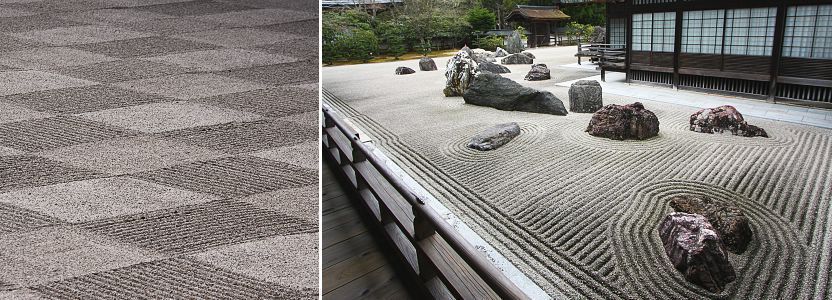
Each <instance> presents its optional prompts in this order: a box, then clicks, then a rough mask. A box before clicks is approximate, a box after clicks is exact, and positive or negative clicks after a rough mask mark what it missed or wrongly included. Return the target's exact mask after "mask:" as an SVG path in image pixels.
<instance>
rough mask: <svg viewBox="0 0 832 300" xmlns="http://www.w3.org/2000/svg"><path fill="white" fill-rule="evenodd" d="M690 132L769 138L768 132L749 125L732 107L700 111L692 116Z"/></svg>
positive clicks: (726, 106)
mask: <svg viewBox="0 0 832 300" xmlns="http://www.w3.org/2000/svg"><path fill="white" fill-rule="evenodd" d="M690 130H691V131H696V132H703V133H723V132H725V131H728V132H730V133H731V134H733V135H739V136H746V137H753V136H761V137H768V134H767V133H766V131H765V130H764V129H762V128H760V127H757V126H754V125H748V123H746V122H745V120H744V119H743V117H742V114H741V113H740V112H739V111H737V109H736V108H734V107H733V106H730V105H723V106H720V107H715V108H704V109H700V110H699V111H697V112H696V113H694V114H692V115H691V116H690Z"/></svg>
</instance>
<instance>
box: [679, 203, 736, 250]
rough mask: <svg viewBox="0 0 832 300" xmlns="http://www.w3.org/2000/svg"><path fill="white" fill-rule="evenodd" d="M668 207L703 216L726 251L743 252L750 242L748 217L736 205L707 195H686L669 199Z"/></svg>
mask: <svg viewBox="0 0 832 300" xmlns="http://www.w3.org/2000/svg"><path fill="white" fill-rule="evenodd" d="M670 207H673V209H674V210H676V211H677V212H683V213H689V214H698V215H703V216H705V218H707V219H708V222H710V223H711V225H713V226H714V228H716V231H717V233H719V237H720V238H721V239H722V242H723V243H724V244H725V248H726V249H728V251H731V252H733V253H737V254H740V253H743V252H745V249H746V248H748V244H749V243H751V236H752V233H751V226H750V225H749V224H748V218H746V217H745V215H743V213H742V211H741V210H740V209H739V208H737V207H736V206H733V205H730V204H727V203H721V202H716V201H714V200H713V199H711V198H708V197H701V196H693V195H686V196H676V197H673V198H672V199H670Z"/></svg>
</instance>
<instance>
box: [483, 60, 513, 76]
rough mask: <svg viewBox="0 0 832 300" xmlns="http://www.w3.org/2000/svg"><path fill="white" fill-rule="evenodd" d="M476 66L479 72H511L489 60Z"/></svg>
mask: <svg viewBox="0 0 832 300" xmlns="http://www.w3.org/2000/svg"><path fill="white" fill-rule="evenodd" d="M478 67H479V71H480V72H491V73H494V74H503V73H511V70H509V69H508V68H506V67H505V66H503V65H498V64H495V63H490V62H484V63H481V64H479V65H478Z"/></svg>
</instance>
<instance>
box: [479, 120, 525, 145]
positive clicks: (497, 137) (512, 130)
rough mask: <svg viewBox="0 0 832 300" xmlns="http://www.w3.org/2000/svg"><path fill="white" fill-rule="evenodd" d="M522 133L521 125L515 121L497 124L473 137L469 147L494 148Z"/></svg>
mask: <svg viewBox="0 0 832 300" xmlns="http://www.w3.org/2000/svg"><path fill="white" fill-rule="evenodd" d="M518 135H520V126H519V125H517V123H515V122H511V123H504V124H497V125H495V126H494V127H491V128H488V129H486V130H485V131H483V132H480V133H479V134H477V135H475V136H474V137H472V138H471V142H469V143H468V148H471V149H476V150H480V151H488V150H494V149H497V148H500V147H502V146H503V145H505V144H506V143H508V142H509V141H511V140H512V139H513V138H515V137H517V136H518Z"/></svg>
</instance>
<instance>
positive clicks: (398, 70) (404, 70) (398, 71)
mask: <svg viewBox="0 0 832 300" xmlns="http://www.w3.org/2000/svg"><path fill="white" fill-rule="evenodd" d="M413 73H416V71H414V70H413V69H411V68H408V67H398V68H396V75H407V74H413Z"/></svg>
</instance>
